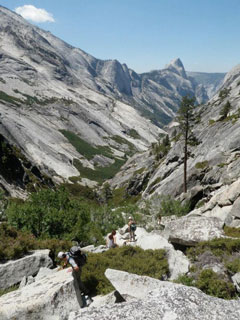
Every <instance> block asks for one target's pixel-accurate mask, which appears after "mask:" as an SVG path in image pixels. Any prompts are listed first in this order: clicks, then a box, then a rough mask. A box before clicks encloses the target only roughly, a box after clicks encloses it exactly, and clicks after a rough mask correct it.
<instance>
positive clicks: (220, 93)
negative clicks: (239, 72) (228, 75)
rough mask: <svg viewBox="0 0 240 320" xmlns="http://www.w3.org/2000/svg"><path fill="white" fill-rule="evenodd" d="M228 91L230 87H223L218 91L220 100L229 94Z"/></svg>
mask: <svg viewBox="0 0 240 320" xmlns="http://www.w3.org/2000/svg"><path fill="white" fill-rule="evenodd" d="M230 91H231V88H229V89H228V88H224V89H222V90H221V91H220V92H219V95H218V96H219V98H220V99H221V100H224V99H225V98H227V96H228V95H229V93H230Z"/></svg>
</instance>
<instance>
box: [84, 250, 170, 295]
mask: <svg viewBox="0 0 240 320" xmlns="http://www.w3.org/2000/svg"><path fill="white" fill-rule="evenodd" d="M107 268H112V269H117V270H121V271H126V272H130V273H135V274H138V275H145V276H149V277H153V278H156V279H159V280H161V279H163V276H164V275H167V274H168V273H169V269H168V262H167V257H166V252H165V251H164V250H145V251H144V250H142V249H140V248H138V247H135V248H134V247H131V246H126V247H121V248H115V249H111V250H108V251H106V252H104V253H97V254H89V255H88V263H87V265H86V266H85V267H84V268H83V277H82V278H83V282H84V283H85V286H86V287H87V288H89V289H90V291H91V292H92V293H93V294H106V293H109V292H111V291H112V290H113V287H112V285H111V283H110V282H109V281H108V280H107V278H106V277H105V276H104V272H105V271H106V269H107Z"/></svg>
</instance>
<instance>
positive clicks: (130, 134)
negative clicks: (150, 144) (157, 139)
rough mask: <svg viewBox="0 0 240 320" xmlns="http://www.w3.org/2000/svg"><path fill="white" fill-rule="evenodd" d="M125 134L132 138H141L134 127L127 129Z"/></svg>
mask: <svg viewBox="0 0 240 320" xmlns="http://www.w3.org/2000/svg"><path fill="white" fill-rule="evenodd" d="M127 134H128V135H129V136H131V137H132V138H134V139H140V138H141V136H140V135H139V134H138V132H137V131H136V130H135V129H130V130H128V132H127Z"/></svg>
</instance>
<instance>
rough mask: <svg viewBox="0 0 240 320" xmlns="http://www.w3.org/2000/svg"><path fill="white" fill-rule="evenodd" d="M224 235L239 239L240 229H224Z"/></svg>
mask: <svg viewBox="0 0 240 320" xmlns="http://www.w3.org/2000/svg"><path fill="white" fill-rule="evenodd" d="M224 232H225V235H226V236H228V237H233V238H240V228H232V227H228V226H225V227H224Z"/></svg>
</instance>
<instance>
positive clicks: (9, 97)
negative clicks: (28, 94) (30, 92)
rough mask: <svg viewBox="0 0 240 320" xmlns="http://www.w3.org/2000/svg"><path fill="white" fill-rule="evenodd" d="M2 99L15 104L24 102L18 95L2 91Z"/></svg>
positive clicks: (0, 95) (0, 98) (0, 93)
mask: <svg viewBox="0 0 240 320" xmlns="http://www.w3.org/2000/svg"><path fill="white" fill-rule="evenodd" d="M0 100H2V101H6V102H10V103H12V104H15V105H16V106H18V105H19V103H22V101H21V100H20V99H18V98H16V97H13V96H9V95H8V94H7V93H5V92H3V91H0Z"/></svg>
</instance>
